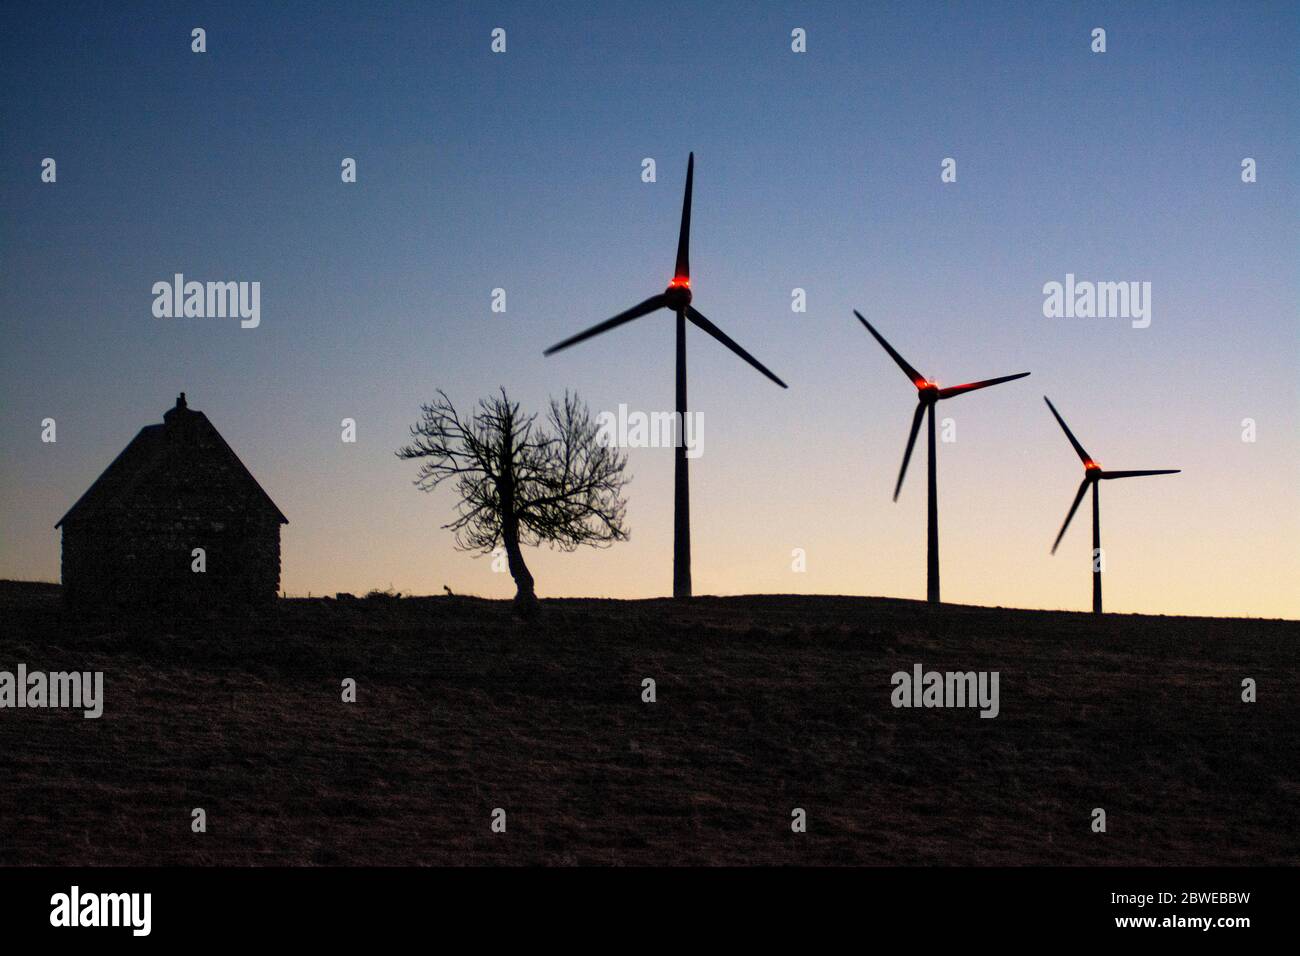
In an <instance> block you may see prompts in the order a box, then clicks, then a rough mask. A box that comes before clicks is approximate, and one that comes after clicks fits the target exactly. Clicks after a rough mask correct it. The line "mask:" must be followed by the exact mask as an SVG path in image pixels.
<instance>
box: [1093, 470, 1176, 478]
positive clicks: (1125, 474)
mask: <svg viewBox="0 0 1300 956" xmlns="http://www.w3.org/2000/svg"><path fill="white" fill-rule="evenodd" d="M1180 471H1182V469H1181V468H1158V469H1156V470H1155V471H1103V472H1102V473H1101V474H1100V475H1098V476H1097V477H1099V478H1141V477H1142V476H1143V475H1176V474H1178V473H1179V472H1180Z"/></svg>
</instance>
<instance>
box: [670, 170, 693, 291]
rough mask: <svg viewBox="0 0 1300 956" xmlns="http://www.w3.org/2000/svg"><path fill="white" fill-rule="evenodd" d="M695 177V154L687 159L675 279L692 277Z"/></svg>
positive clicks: (674, 271) (674, 272)
mask: <svg viewBox="0 0 1300 956" xmlns="http://www.w3.org/2000/svg"><path fill="white" fill-rule="evenodd" d="M694 179H695V154H694V153H691V158H690V159H688V160H687V161H686V195H685V197H683V199H682V230H681V232H679V233H678V234H677V267H676V269H674V270H673V278H674V279H689V278H690V277H691V183H692V181H693V180H694Z"/></svg>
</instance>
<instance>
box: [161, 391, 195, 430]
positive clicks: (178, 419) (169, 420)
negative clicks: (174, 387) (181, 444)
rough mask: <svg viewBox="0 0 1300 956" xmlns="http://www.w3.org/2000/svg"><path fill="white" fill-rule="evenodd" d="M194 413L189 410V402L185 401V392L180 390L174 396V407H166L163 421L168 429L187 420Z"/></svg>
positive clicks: (176, 426)
mask: <svg viewBox="0 0 1300 956" xmlns="http://www.w3.org/2000/svg"><path fill="white" fill-rule="evenodd" d="M194 415H195V413H194V412H192V411H190V406H189V402H187V401H185V393H184V392H181V393H180V394H179V395H177V396H176V407H174V408H169V409H167V413H166V414H165V415H163V422H164V423H165V424H166V425H167V427H168V429H169V430H171V429H175V428H178V427H181V426H183V425H184V424H186V423H187V422H189V421H190V420H191V419H192V418H193V417H194Z"/></svg>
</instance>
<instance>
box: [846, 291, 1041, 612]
mask: <svg viewBox="0 0 1300 956" xmlns="http://www.w3.org/2000/svg"><path fill="white" fill-rule="evenodd" d="M853 314H854V315H856V316H857V317H858V321H859V322H861V323H862V324H863V325H865V326H866V327H867V331H868V332H870V333H871V334H872V335H874V336H875V337H876V341H877V342H879V343H880V344H881V346H882V347H883V348H884V350H885V351H886V352H888V353H889V357H890V358H892V359H893V360H894V361H895V362H896V363H897V364H898V367H899V368H901V369H902V370H903V374H904V375H906V376H907V377H908V378H910V379H911V380H912V384H913V385H915V386H916V412H915V413H914V414H913V415H912V431H911V432H910V433H909V434H908V436H907V450H906V451H905V452H903V467H902V468H900V469H899V470H898V484H896V485H895V486H894V500H895V501H897V500H898V493H899V492H900V491H902V490H903V476H904V475H906V474H907V463H908V461H910V460H911V458H912V446H914V445H915V444H916V433H917V432H919V431H920V430H921V417H922V416H923V415H925V416H927V417H928V418H929V420H930V424H929V432H930V436H929V437H930V440H929V450H930V461H929V504H928V507H927V511H926V514H927V517H926V546H925V556H926V568H925V599H926V600H927V601H929V602H930V603H932V604H937V603H939V497H938V496H939V492H938V481H937V475H936V474H935V455H934V406H935V405H936V404H937V403H939V402H941V401H943V400H944V399H945V398H953V397H955V396H957V395H963V394H965V393H966V392H973V391H975V389H977V388H988V387H989V386H990V385H1001V384H1002V383H1003V382H1011V381H1014V380H1015V379H1018V378H1024V377H1025V376H1026V375H1028V374H1029V373H1028V372H1017V373H1016V374H1015V375H1003V376H1002V377H1001V378H990V379H986V380H985V381H983V382H970V383H969V384H966V385H954V386H952V387H951V388H940V387H939V386H938V383H936V382H932V381H930V380H929V379H927V378H926V377H925V376H924V375H922V374H921V373H920V372H918V371H917V370H916V369H914V368H912V366H910V365H908V364H907V360H906V359H904V358H903V356H901V355H899V354H898V353H897V352H895V351H894V347H893V346H892V345H890V344H889V343H888V342H886V341H885V337H884V336H883V335H881V334H880V333H879V332H877V331H876V330H875V329H874V328H872V326H871V323H870V322H868V321H867V320H866V319H864V318H863V317H862V313H861V312H859V311H858V310H857V309H854V310H853Z"/></svg>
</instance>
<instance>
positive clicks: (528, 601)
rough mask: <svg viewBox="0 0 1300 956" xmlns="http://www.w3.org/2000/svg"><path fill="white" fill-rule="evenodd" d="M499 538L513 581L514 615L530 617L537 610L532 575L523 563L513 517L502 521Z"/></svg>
mask: <svg viewBox="0 0 1300 956" xmlns="http://www.w3.org/2000/svg"><path fill="white" fill-rule="evenodd" d="M501 537H502V540H503V541H504V542H505V548H506V563H507V565H508V566H509V568H510V576H511V577H512V578H514V579H515V607H514V610H515V613H516V614H518V615H520V616H521V617H532V616H533V615H534V614H536V613H537V609H538V605H537V594H536V592H535V591H534V590H533V575H532V573H531V572H530V571H529V570H528V565H527V564H525V563H524V553H523V551H521V550H520V548H519V522H518V521H516V520H515V519H514V518H513V517H510V518H507V519H506V520H505V521H503V522H502V525H501Z"/></svg>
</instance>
